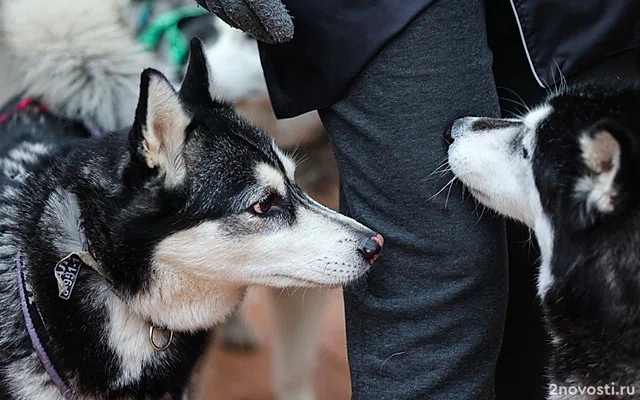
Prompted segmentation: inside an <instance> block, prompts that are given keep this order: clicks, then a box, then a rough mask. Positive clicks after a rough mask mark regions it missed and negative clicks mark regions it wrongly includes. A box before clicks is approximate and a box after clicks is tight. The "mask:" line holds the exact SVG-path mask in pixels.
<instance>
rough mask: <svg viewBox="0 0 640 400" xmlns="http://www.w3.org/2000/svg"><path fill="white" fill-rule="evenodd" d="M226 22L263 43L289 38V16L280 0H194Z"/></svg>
mask: <svg viewBox="0 0 640 400" xmlns="http://www.w3.org/2000/svg"><path fill="white" fill-rule="evenodd" d="M196 1H197V2H198V4H200V5H201V6H202V7H204V8H206V9H207V10H209V11H210V12H212V13H214V14H216V15H217V16H218V17H219V18H220V19H222V20H223V21H224V22H226V23H227V24H229V25H231V26H233V27H234V28H238V29H240V30H242V31H244V32H246V33H248V34H249V35H251V36H253V37H254V38H256V39H258V40H260V41H263V42H266V43H282V42H287V41H289V40H291V39H292V38H293V20H292V19H291V16H290V15H289V13H288V12H287V8H286V7H285V5H284V4H282V2H281V1H280V0H196Z"/></svg>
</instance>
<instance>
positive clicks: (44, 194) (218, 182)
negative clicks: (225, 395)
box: [0, 0, 383, 400]
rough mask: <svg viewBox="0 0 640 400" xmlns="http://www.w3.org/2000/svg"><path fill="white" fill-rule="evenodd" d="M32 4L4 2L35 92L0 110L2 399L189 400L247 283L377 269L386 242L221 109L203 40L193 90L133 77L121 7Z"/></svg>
mask: <svg viewBox="0 0 640 400" xmlns="http://www.w3.org/2000/svg"><path fill="white" fill-rule="evenodd" d="M9 3H10V2H5V5H7V4H9ZM33 3H34V2H33V1H32V0H25V1H20V2H14V3H12V5H11V6H7V7H6V8H5V9H3V10H2V17H3V24H4V28H5V29H6V32H7V37H8V39H9V44H10V45H11V46H12V48H13V49H14V51H15V52H16V53H17V55H18V56H19V58H18V60H19V61H20V62H22V63H23V65H22V71H21V72H22V74H23V80H24V82H26V83H27V84H26V87H25V90H26V93H27V94H28V95H29V96H31V97H32V99H31V100H27V101H15V102H12V103H10V104H8V105H6V106H5V107H4V108H3V109H2V110H1V111H0V319H1V320H2V326H1V327H0V398H2V399H24V400H34V399H38V400H39V399H47V400H48V399H62V398H65V399H133V398H135V399H180V398H183V397H184V396H186V394H187V391H188V389H187V388H188V383H189V379H190V375H191V372H192V370H193V367H194V365H195V363H196V362H197V360H198V358H199V356H200V355H201V353H202V350H203V346H204V345H205V343H206V341H207V337H208V336H209V333H210V332H211V330H212V329H213V328H215V327H216V326H217V325H219V324H220V323H221V322H222V321H224V320H225V318H226V317H227V316H228V315H229V314H230V313H232V312H233V311H234V310H235V309H236V307H237V306H238V304H239V302H240V301H241V300H242V297H243V294H244V293H245V290H246V288H247V286H249V285H253V284H256V285H267V286H273V287H289V286H297V287H335V286H340V285H344V284H346V283H349V282H351V281H353V280H355V279H358V278H359V277H361V276H362V275H363V274H364V273H365V272H366V271H367V269H368V268H369V267H370V265H371V264H372V263H373V261H375V259H376V258H377V256H378V254H379V252H380V250H381V247H382V243H383V241H382V237H381V236H380V235H378V234H376V233H375V232H373V231H372V230H370V229H369V228H367V227H365V226H363V225H361V224H359V223H357V222H356V221H354V220H352V219H349V218H347V217H344V216H341V215H339V214H337V213H335V212H332V211H330V210H328V209H326V208H324V207H322V206H320V205H319V204H317V203H316V202H314V201H313V200H311V199H310V198H309V197H308V196H306V195H305V194H304V193H303V192H302V191H301V190H300V189H299V188H298V187H297V186H296V184H295V182H294V179H293V174H294V167H295V166H294V163H293V162H292V161H291V160H290V159H289V158H288V157H286V156H285V155H284V154H283V153H282V152H281V151H280V150H279V149H278V148H277V147H276V146H275V145H274V143H273V141H272V140H271V139H269V138H267V137H266V136H265V135H263V134H262V133H261V132H259V131H257V130H256V129H255V128H253V127H252V126H250V125H249V124H247V123H245V122H244V121H243V120H241V119H239V118H238V117H237V116H236V114H235V113H234V112H233V110H232V108H231V107H230V106H228V105H227V104H223V103H220V102H218V101H216V100H214V99H212V97H211V95H210V84H215V82H213V83H211V80H210V74H209V71H208V66H207V62H206V59H205V55H204V53H203V50H202V45H201V44H200V42H199V41H197V40H194V41H192V43H191V53H190V60H189V65H188V69H187V73H186V75H185V78H184V81H183V83H182V86H181V89H180V91H178V92H177V91H175V90H174V88H173V87H172V86H171V85H170V84H169V82H168V81H167V80H166V79H165V77H164V76H163V75H162V74H161V73H159V72H157V71H156V70H153V69H146V70H145V71H144V72H143V73H142V76H141V80H140V79H139V78H138V76H139V73H140V71H138V72H135V73H134V72H133V71H132V70H133V68H134V67H135V66H136V63H140V62H141V61H140V60H142V58H141V57H142V56H139V55H138V54H137V53H135V51H134V49H133V48H127V47H123V46H122V45H121V44H122V43H127V42H126V40H125V41H123V40H120V39H118V38H119V36H118V35H121V34H123V33H122V32H120V31H119V30H117V29H114V24H116V23H118V22H117V21H109V20H107V21H105V20H104V19H106V18H111V17H110V16H112V15H113V13H110V10H106V9H101V7H102V8H108V7H110V6H111V5H110V2H106V1H105V2H101V1H87V2H77V1H71V0H61V1H59V2H54V3H55V4H54V5H53V6H52V7H55V10H54V8H51V10H53V11H52V13H49V14H46V13H35V14H34V13H31V14H30V16H29V19H28V20H29V21H31V22H33V20H34V18H36V19H37V18H41V19H42V21H41V22H42V23H43V25H38V24H37V23H36V24H33V23H30V24H26V23H25V22H24V21H22V20H20V18H19V17H20V15H23V14H21V13H22V12H23V11H24V9H22V7H27V6H29V5H30V4H31V5H32V4H33ZM36 3H39V4H41V5H42V4H44V3H45V2H37V1H36ZM65 7H68V8H69V9H73V10H74V11H73V13H74V14H73V15H78V9H79V8H80V9H83V8H84V11H86V14H85V16H86V18H85V19H82V18H80V19H70V20H68V21H65V20H63V18H64V16H65V14H64V10H65ZM45 14H46V15H45ZM56 17H60V20H56V21H54V22H51V21H52V19H55V18H56ZM83 24H90V25H91V27H93V30H87V29H86V28H87V27H83ZM78 31H82V32H93V36H91V35H89V37H87V36H82V37H77V36H74V33H77V32H78ZM118 44H120V45H118ZM28 46H33V48H30V47H28ZM38 46H48V47H46V48H44V47H43V48H41V49H39V48H38ZM56 46H57V47H56ZM45 55H46V56H47V57H51V58H48V59H41V58H39V56H43V57H44V56H45ZM129 61H130V62H129ZM46 67H48V68H46ZM47 77H48V78H49V79H53V80H48V79H47ZM55 79H58V80H55ZM132 79H135V80H136V81H139V82H140V83H139V89H137V88H132V87H131V81H132ZM38 84H40V85H38ZM138 90H139V96H136V97H135V98H137V105H135V106H134V107H133V109H131V110H127V109H126V108H125V107H123V106H127V105H128V104H129V102H131V100H132V99H131V98H129V97H127V96H130V95H132V94H135V93H137V92H138ZM77 96H79V97H77ZM34 97H35V98H34ZM135 98H134V99H133V101H134V103H135V101H136V100H135ZM127 114H130V115H131V122H132V126H131V127H129V128H125V129H123V130H120V131H116V132H114V133H108V134H100V132H98V134H96V132H94V128H95V126H96V125H97V126H100V127H104V126H110V127H113V128H119V127H120V126H119V125H122V124H123V123H124V121H126V116H127ZM71 116H75V117H76V118H68V117H71ZM92 135H93V137H91V138H88V137H89V136H92Z"/></svg>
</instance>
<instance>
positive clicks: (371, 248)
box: [358, 233, 384, 264]
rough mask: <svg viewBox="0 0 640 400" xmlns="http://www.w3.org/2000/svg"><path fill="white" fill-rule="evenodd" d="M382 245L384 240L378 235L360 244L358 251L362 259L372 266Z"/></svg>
mask: <svg viewBox="0 0 640 400" xmlns="http://www.w3.org/2000/svg"><path fill="white" fill-rule="evenodd" d="M383 245H384V238H383V237H382V235H381V234H379V233H378V234H376V235H374V236H372V237H370V238H367V239H364V240H363V241H362V242H360V246H358V251H360V253H362V257H364V259H365V260H367V261H369V263H370V264H373V263H374V262H375V261H376V260H377V259H378V256H379V255H380V252H381V251H382V246H383Z"/></svg>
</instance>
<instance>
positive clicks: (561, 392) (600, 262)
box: [449, 83, 640, 399]
mask: <svg viewBox="0 0 640 400" xmlns="http://www.w3.org/2000/svg"><path fill="white" fill-rule="evenodd" d="M639 113H640V86H638V85H637V84H635V83H625V84H620V83H619V84H617V85H616V86H611V87H610V86H598V85H584V86H581V87H574V88H572V89H568V90H564V91H561V92H560V93H557V94H554V95H551V96H550V97H549V98H548V100H547V101H545V102H544V103H543V104H541V105H540V106H538V107H536V108H534V109H532V110H531V111H529V112H528V113H526V114H525V115H524V116H523V117H522V118H515V119H492V118H473V117H468V118H462V119H458V120H456V121H455V122H454V123H453V126H452V127H451V130H450V132H449V139H450V141H451V142H452V143H451V145H450V147H449V164H450V166H451V169H452V171H453V173H454V174H455V176H456V177H458V178H459V179H460V180H461V181H462V182H463V183H464V184H465V185H466V187H467V188H468V189H469V190H470V191H471V193H472V194H473V195H474V196H475V197H476V199H478V200H479V201H480V202H481V203H482V204H484V205H485V206H488V207H489V208H492V209H493V210H496V211H498V212H499V213H501V214H504V215H506V216H508V217H511V218H514V219H516V220H518V221H521V222H523V223H525V224H526V225H528V226H529V227H530V228H531V229H533V231H534V232H535V235H536V238H537V240H538V243H539V245H540V250H541V255H542V265H541V267H540V272H539V279H538V294H539V296H540V299H541V301H542V304H543V307H544V310H545V316H546V322H547V327H548V331H549V334H550V335H551V338H552V349H553V354H552V357H551V364H550V368H549V369H550V371H549V372H550V378H551V381H550V386H549V398H550V399H604V398H607V399H608V398H621V399H635V398H638V397H639V396H640V391H639V390H640V388H638V387H637V385H640V341H639V340H638V335H640V296H639V294H640V189H639V188H638V182H637V179H638V176H640V117H639V115H640V114H639Z"/></svg>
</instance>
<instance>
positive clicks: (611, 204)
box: [576, 119, 630, 220]
mask: <svg viewBox="0 0 640 400" xmlns="http://www.w3.org/2000/svg"><path fill="white" fill-rule="evenodd" d="M629 138H630V134H629V132H628V129H626V128H625V127H623V126H621V125H620V124H618V123H616V122H615V121H613V120H610V119H605V120H602V121H599V122H598V123H596V124H594V125H593V126H592V127H591V128H590V129H588V130H587V131H585V132H584V133H582V136H581V137H580V152H581V157H582V161H583V163H584V166H585V167H586V168H585V169H584V171H585V173H584V175H583V176H582V177H581V178H579V180H578V183H577V185H576V197H577V198H578V199H579V200H580V201H581V202H583V210H584V212H585V213H586V216H589V215H591V218H588V219H590V220H592V219H593V217H597V216H602V215H607V214H611V213H614V212H615V211H617V210H618V209H619V206H620V205H621V194H622V193H621V190H622V189H623V188H622V183H621V173H620V172H621V168H622V162H623V160H622V153H623V151H622V147H623V146H624V145H626V144H628V139H629Z"/></svg>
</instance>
